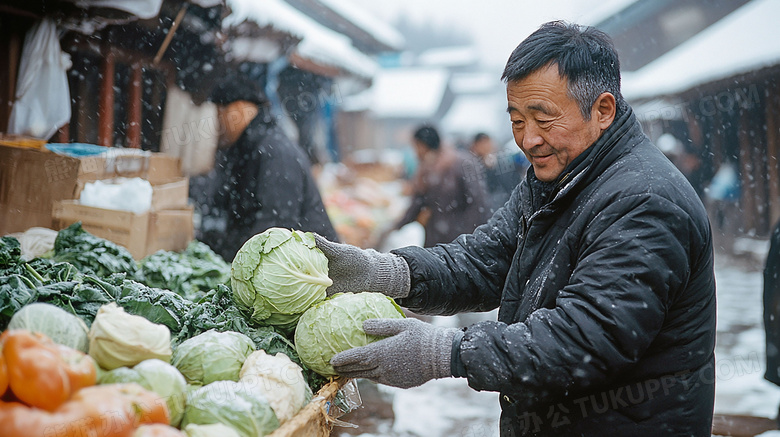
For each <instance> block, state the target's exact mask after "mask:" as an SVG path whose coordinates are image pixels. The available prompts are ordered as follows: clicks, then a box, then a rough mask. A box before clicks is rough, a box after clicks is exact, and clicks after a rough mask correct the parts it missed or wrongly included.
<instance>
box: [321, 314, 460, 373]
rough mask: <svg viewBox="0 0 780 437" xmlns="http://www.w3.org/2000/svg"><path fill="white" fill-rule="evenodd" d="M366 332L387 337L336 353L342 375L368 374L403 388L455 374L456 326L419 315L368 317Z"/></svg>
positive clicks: (332, 361)
mask: <svg viewBox="0 0 780 437" xmlns="http://www.w3.org/2000/svg"><path fill="white" fill-rule="evenodd" d="M363 330H364V331H365V332H366V334H369V335H376V336H380V337H387V336H389V337H388V338H384V339H382V340H379V341H377V342H374V343H371V344H369V345H367V346H362V347H356V348H354V349H350V350H347V351H344V352H341V353H338V354H336V355H335V356H334V357H333V358H332V359H331V360H330V363H331V364H332V365H333V368H334V369H336V372H338V373H339V374H340V375H342V376H346V377H348V378H367V379H370V380H372V381H374V382H378V383H380V384H385V385H391V386H394V387H400V388H410V387H417V386H418V385H422V384H424V383H425V382H427V381H429V380H431V379H436V378H447V377H450V376H452V371H451V369H450V362H451V354H452V339H453V337H455V333H456V332H457V331H458V330H457V329H454V328H437V327H435V326H433V325H431V324H429V323H425V322H422V321H420V320H417V319H369V320H366V321H365V322H363Z"/></svg>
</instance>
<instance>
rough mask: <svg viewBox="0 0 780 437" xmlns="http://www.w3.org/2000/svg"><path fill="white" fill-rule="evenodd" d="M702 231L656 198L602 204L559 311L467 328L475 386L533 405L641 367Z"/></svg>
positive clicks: (465, 352)
mask: <svg viewBox="0 0 780 437" xmlns="http://www.w3.org/2000/svg"><path fill="white" fill-rule="evenodd" d="M696 229H697V228H696V227H695V226H694V224H693V221H692V220H691V219H690V217H689V216H688V215H687V214H686V213H685V212H684V211H682V210H681V209H680V208H679V207H678V206H677V205H675V204H673V203H671V202H670V201H668V200H666V199H664V198H661V197H659V196H657V195H647V194H643V195H635V196H630V197H625V198H621V199H620V201H617V202H612V203H611V204H609V205H608V206H606V207H605V208H603V209H601V210H600V212H599V213H598V214H597V215H595V217H594V218H593V219H592V220H591V221H590V225H589V226H588V229H587V230H586V232H585V234H584V235H583V236H582V237H581V240H580V244H581V246H580V247H579V251H578V252H577V254H576V255H577V259H576V260H573V261H574V262H576V267H575V268H574V270H573V273H572V275H571V277H570V279H569V282H568V285H566V286H565V287H564V288H563V289H562V290H560V291H559V292H558V297H557V299H556V303H555V306H554V308H552V309H539V310H537V311H535V312H533V313H532V314H531V315H530V316H529V317H528V318H527V319H526V320H525V321H524V322H522V323H514V324H510V325H507V324H504V323H500V322H482V323H480V324H477V325H474V326H472V327H470V328H468V329H467V330H466V332H465V334H464V337H463V340H462V343H461V345H460V360H461V361H462V364H463V367H464V368H465V370H466V374H467V377H468V380H469V385H470V386H471V387H473V388H475V389H477V390H489V391H500V392H502V393H504V394H508V395H510V396H512V397H513V398H515V400H516V401H521V402H523V403H525V405H528V406H532V405H536V404H538V403H539V402H551V401H554V400H555V399H556V398H559V397H560V396H563V395H564V393H568V394H570V395H571V394H572V393H578V392H585V391H586V390H588V389H592V388H593V387H594V386H595V387H598V386H599V385H601V384H604V383H606V382H607V381H608V379H609V378H614V376H615V375H617V374H619V373H620V372H621V371H623V370H625V369H626V368H628V367H629V366H631V365H632V364H633V363H636V362H637V360H638V359H639V358H640V357H641V356H642V355H643V353H644V352H645V351H646V350H647V349H648V347H649V345H650V344H651V343H652V342H653V340H654V338H655V337H656V336H657V335H658V333H659V331H660V329H661V327H662V324H663V323H664V318H665V315H666V313H667V310H668V307H669V305H670V301H671V300H672V299H673V296H671V295H670V294H672V292H673V291H675V290H681V289H684V284H686V283H687V280H688V275H689V274H690V258H691V254H690V251H691V247H692V242H695V241H704V238H705V237H704V236H702V235H698V234H697V232H698V231H697V230H696ZM701 246H702V245H699V246H696V248H700V247H701Z"/></svg>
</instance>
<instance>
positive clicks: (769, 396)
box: [334, 258, 780, 437]
mask: <svg viewBox="0 0 780 437" xmlns="http://www.w3.org/2000/svg"><path fill="white" fill-rule="evenodd" d="M716 261H717V265H716V273H715V275H716V280H717V286H718V333H717V340H716V348H715V349H716V350H715V352H716V372H717V381H716V395H715V412H716V413H724V414H748V415H755V416H764V417H772V418H774V417H775V415H776V414H777V408H778V405H779V404H780V388H779V387H777V386H775V385H773V384H771V383H769V382H767V381H765V380H764V379H763V375H764V369H765V362H764V348H765V346H764V331H763V324H762V323H763V322H762V301H761V294H762V281H763V279H762V275H761V272H760V270H759V267H757V266H756V265H757V263H756V262H753V263H737V262H733V260H726V259H721V258H718V259H716ZM468 317H470V318H471V319H470V320H466V319H465V318H460V319H456V318H454V317H452V318H436V319H435V320H434V323H437V324H442V325H455V324H458V325H460V324H462V323H473V322H475V321H476V320H475V318H476V317H479V316H477V315H468ZM482 317H493V318H495V313H491V314H487V315H484V316H482ZM379 389H380V392H381V393H382V394H383V395H384V396H385V398H386V399H387V400H388V402H391V403H392V412H393V413H394V416H395V418H394V420H392V419H386V420H384V421H379V422H378V425H376V424H375V426H374V427H373V428H374V429H371V430H370V432H364V431H365V430H363V433H362V434H361V429H360V428H358V429H350V430H348V431H347V429H344V431H343V432H341V433H340V432H339V431H338V430H339V429H338V428H337V430H336V432H335V433H334V435H338V436H341V437H344V436H346V435H348V434H347V433H349V435H352V436H354V435H359V436H360V437H373V436H390V437H414V436H420V437H422V436H425V437H439V436H441V437H444V436H459V437H494V436H498V416H499V407H498V399H497V396H496V394H495V393H486V392H483V393H479V392H475V391H473V390H471V389H470V388H469V387H468V385H467V384H466V381H465V380H463V379H444V380H435V381H430V382H428V383H426V384H424V385H423V386H421V387H417V388H413V389H408V390H400V389H394V388H392V387H384V386H379Z"/></svg>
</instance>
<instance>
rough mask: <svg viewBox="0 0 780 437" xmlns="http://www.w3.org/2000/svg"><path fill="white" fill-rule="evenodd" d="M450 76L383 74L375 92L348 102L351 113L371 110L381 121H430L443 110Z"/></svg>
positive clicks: (409, 71) (407, 71)
mask: <svg viewBox="0 0 780 437" xmlns="http://www.w3.org/2000/svg"><path fill="white" fill-rule="evenodd" d="M448 82H449V73H448V72H447V71H446V70H444V69H439V68H436V69H432V68H403V69H401V68H399V69H390V70H382V71H380V72H379V73H378V74H377V75H376V76H374V82H373V84H372V85H371V88H369V89H367V90H366V91H364V92H363V93H361V94H358V95H356V96H354V97H351V98H349V99H345V102H344V105H343V109H344V110H347V111H357V110H370V111H371V112H372V113H373V114H374V115H375V116H376V117H377V118H426V117H431V116H433V115H434V114H435V113H436V111H437V110H438V109H439V107H440V106H441V102H442V99H443V97H444V93H445V92H446V90H447V85H448Z"/></svg>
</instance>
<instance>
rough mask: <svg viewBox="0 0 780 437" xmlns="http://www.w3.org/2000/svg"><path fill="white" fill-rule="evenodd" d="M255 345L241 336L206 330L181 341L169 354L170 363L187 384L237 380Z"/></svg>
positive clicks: (247, 338)
mask: <svg viewBox="0 0 780 437" xmlns="http://www.w3.org/2000/svg"><path fill="white" fill-rule="evenodd" d="M254 351H255V343H254V342H253V341H252V339H250V338H249V337H247V336H246V335H244V334H240V333H238V332H233V331H225V332H217V331H214V330H209V331H206V332H204V333H203V334H199V335H196V336H195V337H192V338H190V339H188V340H185V341H184V342H182V343H181V344H180V345H179V346H178V347H177V348H176V350H175V351H174V352H173V358H172V359H171V364H173V365H174V366H175V367H176V368H177V369H179V371H180V372H181V374H182V375H184V378H185V379H186V380H187V383H189V384H195V385H206V384H210V383H212V382H214V381H227V380H229V381H238V375H239V372H241V366H242V365H243V364H244V361H246V357H248V356H249V354H251V353H252V352H254Z"/></svg>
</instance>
